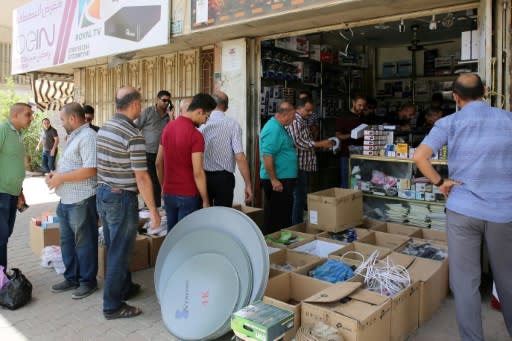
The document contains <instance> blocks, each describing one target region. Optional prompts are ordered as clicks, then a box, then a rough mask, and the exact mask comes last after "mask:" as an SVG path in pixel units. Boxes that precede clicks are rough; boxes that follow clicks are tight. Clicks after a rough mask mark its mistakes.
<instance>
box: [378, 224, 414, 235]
mask: <svg viewBox="0 0 512 341" xmlns="http://www.w3.org/2000/svg"><path fill="white" fill-rule="evenodd" d="M370 229H371V230H374V231H379V232H386V233H391V234H399V235H402V236H407V237H410V236H412V235H414V234H415V233H418V231H419V230H421V228H417V227H412V226H408V225H403V224H396V223H384V224H382V225H377V226H373V227H371V228H370Z"/></svg>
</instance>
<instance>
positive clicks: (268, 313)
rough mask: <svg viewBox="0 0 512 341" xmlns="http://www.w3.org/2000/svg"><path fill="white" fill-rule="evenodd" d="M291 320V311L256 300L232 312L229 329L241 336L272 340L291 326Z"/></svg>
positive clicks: (258, 339)
mask: <svg viewBox="0 0 512 341" xmlns="http://www.w3.org/2000/svg"><path fill="white" fill-rule="evenodd" d="M293 320H294V315H293V312H291V311H289V310H285V309H282V308H278V307H276V306H273V305H271V304H267V303H264V302H263V301H257V302H254V303H252V304H250V305H248V306H246V307H244V308H242V309H241V310H239V311H237V312H235V313H234V314H233V316H232V317H231V329H232V330H233V332H234V333H235V335H237V336H240V337H241V338H249V339H250V340H255V341H273V340H279V339H281V338H282V337H283V335H284V334H286V332H287V331H289V330H290V329H292V328H293Z"/></svg>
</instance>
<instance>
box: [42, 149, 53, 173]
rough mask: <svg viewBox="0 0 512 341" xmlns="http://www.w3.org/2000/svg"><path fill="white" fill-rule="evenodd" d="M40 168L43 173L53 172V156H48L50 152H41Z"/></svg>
mask: <svg viewBox="0 0 512 341" xmlns="http://www.w3.org/2000/svg"><path fill="white" fill-rule="evenodd" d="M41 168H42V169H43V171H44V172H45V173H49V172H50V171H52V170H55V156H51V155H50V151H43V155H42V156H41Z"/></svg>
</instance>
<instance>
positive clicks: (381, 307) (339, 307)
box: [301, 282, 391, 341]
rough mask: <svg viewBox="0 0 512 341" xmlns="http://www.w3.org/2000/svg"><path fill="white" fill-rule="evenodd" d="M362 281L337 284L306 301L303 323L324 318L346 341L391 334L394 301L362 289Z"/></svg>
mask: <svg viewBox="0 0 512 341" xmlns="http://www.w3.org/2000/svg"><path fill="white" fill-rule="evenodd" d="M360 287H361V283H359V282H343V283H339V284H335V285H333V286H331V287H329V288H326V289H324V290H322V291H321V292H319V293H317V294H316V295H313V296H311V297H309V298H307V299H305V300H304V302H303V304H302V315H301V323H302V325H309V324H314V323H315V322H318V321H322V322H323V323H325V324H328V325H330V326H331V327H334V328H336V329H337V331H338V333H340V334H341V335H342V336H343V338H344V340H345V341H366V340H379V341H386V340H389V339H390V336H391V301H390V299H389V298H387V297H383V296H381V295H379V294H376V293H373V292H370V291H367V290H362V289H361V288H360Z"/></svg>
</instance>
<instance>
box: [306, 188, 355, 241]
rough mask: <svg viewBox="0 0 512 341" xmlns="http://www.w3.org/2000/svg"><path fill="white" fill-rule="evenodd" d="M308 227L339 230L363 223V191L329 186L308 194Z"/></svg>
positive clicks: (332, 230)
mask: <svg viewBox="0 0 512 341" xmlns="http://www.w3.org/2000/svg"><path fill="white" fill-rule="evenodd" d="M308 217H309V219H308V224H309V226H310V227H312V228H315V229H319V230H325V231H331V232H339V231H343V230H346V229H347V228H349V227H353V226H357V225H361V224H362V223H363V193H362V192H361V191H358V190H352V189H343V188H338V187H334V188H330V189H326V190H323V191H319V192H314V193H309V194H308Z"/></svg>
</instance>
